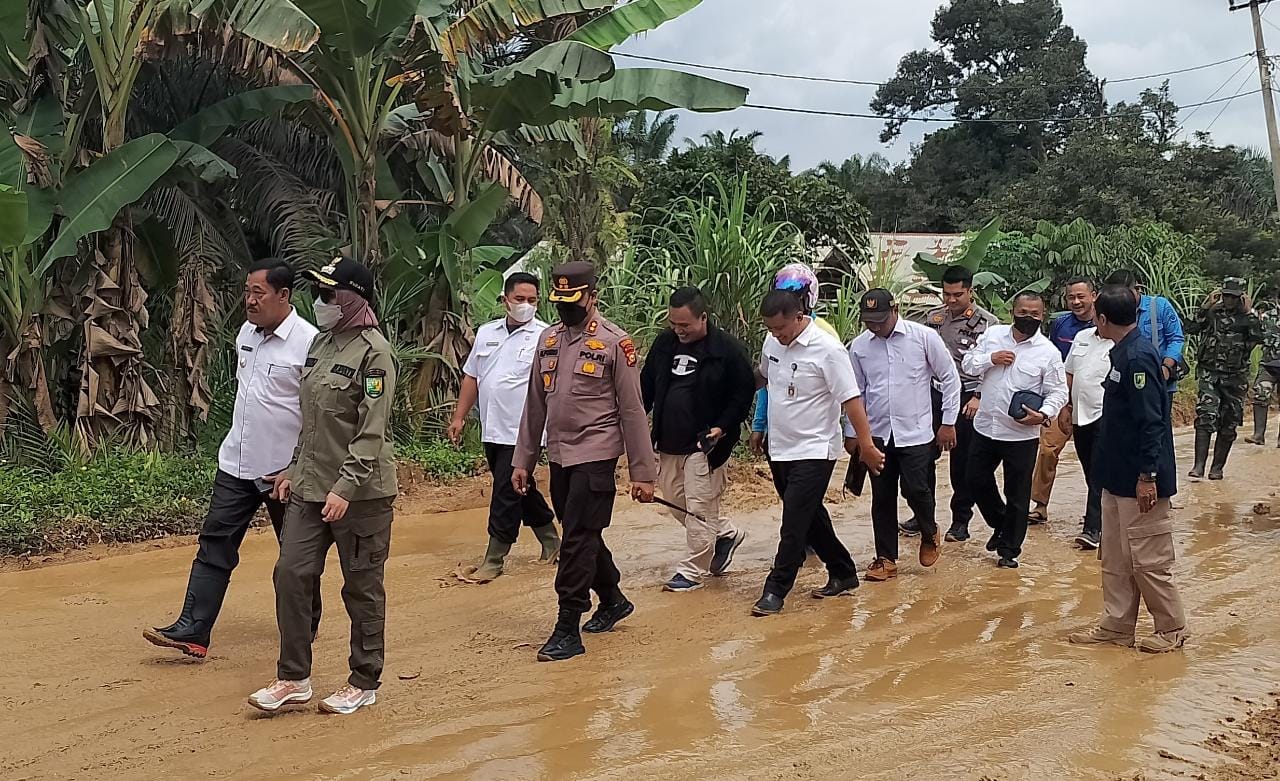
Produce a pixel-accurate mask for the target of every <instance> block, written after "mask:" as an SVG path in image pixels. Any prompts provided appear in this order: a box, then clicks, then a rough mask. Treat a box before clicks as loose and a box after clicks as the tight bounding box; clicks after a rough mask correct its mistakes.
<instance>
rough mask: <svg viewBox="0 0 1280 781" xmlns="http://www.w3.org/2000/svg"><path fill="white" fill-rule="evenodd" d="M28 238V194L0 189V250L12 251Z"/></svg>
mask: <svg viewBox="0 0 1280 781" xmlns="http://www.w3.org/2000/svg"><path fill="white" fill-rule="evenodd" d="M26 236H27V194H26V193H20V192H17V191H16V190H8V189H4V188H0V249H12V248H13V247H17V246H18V245H19V244H22V243H24V240H25V239H26Z"/></svg>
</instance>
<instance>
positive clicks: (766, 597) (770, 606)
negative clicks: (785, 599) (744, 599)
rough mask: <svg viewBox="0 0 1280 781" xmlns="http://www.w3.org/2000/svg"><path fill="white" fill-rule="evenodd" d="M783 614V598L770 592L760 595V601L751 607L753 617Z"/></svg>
mask: <svg viewBox="0 0 1280 781" xmlns="http://www.w3.org/2000/svg"><path fill="white" fill-rule="evenodd" d="M781 612H782V597H780V596H778V595H777V594H770V593H769V592H768V591H766V592H764V594H761V595H760V599H758V600H757V601H756V603H755V604H754V605H752V606H751V615H753V616H776V615H777V614H779V613H781Z"/></svg>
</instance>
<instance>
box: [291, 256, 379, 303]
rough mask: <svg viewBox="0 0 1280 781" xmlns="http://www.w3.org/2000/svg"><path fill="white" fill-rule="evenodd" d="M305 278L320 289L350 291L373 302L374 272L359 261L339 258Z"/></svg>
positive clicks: (307, 273)
mask: <svg viewBox="0 0 1280 781" xmlns="http://www.w3.org/2000/svg"><path fill="white" fill-rule="evenodd" d="M305 276H306V277H307V278H308V279H310V280H311V281H312V282H314V283H316V284H317V285H319V286H320V287H328V288H334V289H337V290H350V291H352V292H354V293H358V294H360V297H361V298H363V299H364V300H365V301H373V272H372V271H370V270H369V269H368V267H366V266H365V265H364V264H363V263H361V262H360V261H358V260H352V259H351V258H348V257H337V258H334V259H333V260H332V261H330V262H329V263H328V264H327V265H324V266H322V267H320V269H318V270H316V271H308V272H306V274H305Z"/></svg>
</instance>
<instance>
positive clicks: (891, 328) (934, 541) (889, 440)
mask: <svg viewBox="0 0 1280 781" xmlns="http://www.w3.org/2000/svg"><path fill="white" fill-rule="evenodd" d="M859 308H860V311H861V319H862V324H863V325H864V326H866V329H867V330H865V331H863V332H862V333H861V334H859V335H858V336H857V338H855V339H854V340H853V342H852V343H850V345H849V360H850V362H851V363H852V364H853V374H854V377H855V378H856V379H857V381H858V386H859V387H860V388H862V394H863V395H862V398H863V403H864V404H865V405H866V409H867V418H868V420H869V422H870V425H871V436H872V437H873V440H872V441H873V442H875V446H876V447H877V448H878V449H879V450H881V451H882V452H883V453H884V456H885V462H884V470H883V471H882V472H881V473H880V474H879V476H875V477H872V478H871V524H872V528H873V529H874V531H875V539H876V558H875V561H873V562H872V563H871V566H870V567H868V568H867V572H866V579H867V580H870V581H885V580H889V579H890V578H893V577H896V576H897V574H898V487H899V485H901V487H902V493H903V495H904V496H905V497H906V499H907V505H908V506H909V507H910V508H911V511H912V513H914V516H915V519H916V522H917V523H918V524H919V525H920V564H921V566H925V567H932V566H933V565H934V564H935V563H937V561H938V556H939V554H940V552H941V545H942V535H941V533H940V532H939V531H938V522H937V518H936V516H935V512H934V511H935V502H934V495H933V493H934V474H935V472H934V470H933V469H932V468H931V466H932V464H933V455H934V450H933V448H934V444H935V440H936V444H937V446H938V447H939V448H940V449H941V450H950V449H951V448H953V447H955V444H956V417H957V416H958V415H959V413H960V373H959V372H958V371H956V366H955V362H954V361H952V360H951V353H950V352H949V351H948V350H947V345H946V344H945V343H944V342H943V341H942V337H941V336H939V335H938V332H937V331H935V330H933V329H932V328H930V327H928V326H925V325H921V324H919V323H913V322H910V321H909V320H906V319H904V318H902V317H899V315H898V307H897V303H896V302H895V301H894V300H893V294H892V293H890V292H889V291H888V290H884V289H883V288H876V289H873V290H868V291H867V292H866V293H864V294H863V295H862V299H861V301H860V302H859ZM934 380H937V381H938V383H939V385H940V387H941V390H942V424H941V426H940V427H939V428H938V433H937V435H936V437H935V435H934V433H933V393H932V381H934ZM845 437H846V440H845V445H846V448H847V449H848V450H849V453H850V454H853V453H856V452H857V446H858V443H857V439H856V438H855V432H854V431H853V428H852V427H851V426H849V425H848V423H846V424H845Z"/></svg>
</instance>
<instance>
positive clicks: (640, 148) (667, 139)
mask: <svg viewBox="0 0 1280 781" xmlns="http://www.w3.org/2000/svg"><path fill="white" fill-rule="evenodd" d="M678 120H679V117H677V116H676V115H675V114H668V113H667V112H665V111H659V112H658V113H656V114H653V115H652V117H651V116H650V112H648V111H636V112H632V113H630V114H627V115H625V116H623V117H621V118H619V119H618V121H617V122H616V123H615V124H614V126H613V143H614V145H615V146H616V147H617V149H618V152H619V153H621V155H622V158H623V159H624V160H626V161H627V162H628V163H631V164H632V165H640V164H641V163H658V162H661V161H663V160H665V159H666V157H667V154H668V153H669V152H670V151H671V140H672V139H673V138H674V137H675V134H676V125H677V124H678Z"/></svg>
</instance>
